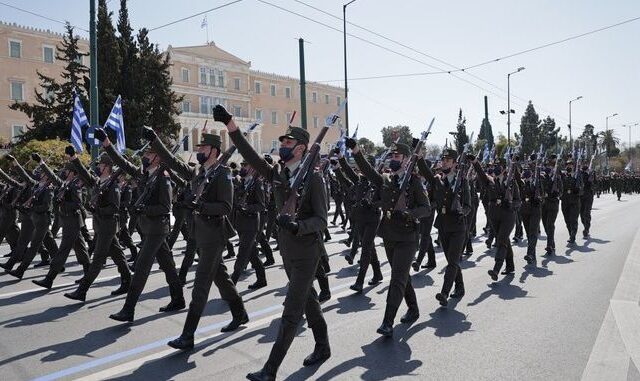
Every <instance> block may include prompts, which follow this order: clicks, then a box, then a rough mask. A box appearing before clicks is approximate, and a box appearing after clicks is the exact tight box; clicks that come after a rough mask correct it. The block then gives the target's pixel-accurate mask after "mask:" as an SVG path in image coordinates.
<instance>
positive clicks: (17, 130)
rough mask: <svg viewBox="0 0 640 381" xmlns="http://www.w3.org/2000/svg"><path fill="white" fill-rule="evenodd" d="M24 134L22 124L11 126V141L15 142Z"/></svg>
mask: <svg viewBox="0 0 640 381" xmlns="http://www.w3.org/2000/svg"><path fill="white" fill-rule="evenodd" d="M22 134H24V126H20V125H14V126H12V127H11V141H12V142H13V143H15V142H16V141H18V138H19V137H20V136H22Z"/></svg>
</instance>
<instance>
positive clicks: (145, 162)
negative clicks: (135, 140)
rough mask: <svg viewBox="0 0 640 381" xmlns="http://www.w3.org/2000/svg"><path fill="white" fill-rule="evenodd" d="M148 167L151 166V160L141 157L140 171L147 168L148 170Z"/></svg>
mask: <svg viewBox="0 0 640 381" xmlns="http://www.w3.org/2000/svg"><path fill="white" fill-rule="evenodd" d="M149 165H151V160H149V158H148V157H143V158H142V169H143V170H145V171H146V170H147V168H149Z"/></svg>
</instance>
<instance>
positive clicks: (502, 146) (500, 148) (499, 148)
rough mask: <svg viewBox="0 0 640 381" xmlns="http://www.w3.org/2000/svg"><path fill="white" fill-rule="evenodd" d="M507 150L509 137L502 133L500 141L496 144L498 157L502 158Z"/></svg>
mask: <svg viewBox="0 0 640 381" xmlns="http://www.w3.org/2000/svg"><path fill="white" fill-rule="evenodd" d="M506 148H507V137H506V136H504V135H503V134H502V133H499V134H498V141H497V142H496V157H502V155H504V153H505V149H506Z"/></svg>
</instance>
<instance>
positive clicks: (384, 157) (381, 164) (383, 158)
mask: <svg viewBox="0 0 640 381" xmlns="http://www.w3.org/2000/svg"><path fill="white" fill-rule="evenodd" d="M399 142H400V138H399V137H398V138H397V139H396V141H395V142H393V143H392V144H391V145H390V146H389V147H388V148H387V149H386V151H384V152H383V153H382V155H381V156H380V161H379V162H378V166H377V167H376V172H378V173H380V171H382V168H384V162H385V161H387V157H389V154H390V153H391V147H393V145H394V144H398V143H399Z"/></svg>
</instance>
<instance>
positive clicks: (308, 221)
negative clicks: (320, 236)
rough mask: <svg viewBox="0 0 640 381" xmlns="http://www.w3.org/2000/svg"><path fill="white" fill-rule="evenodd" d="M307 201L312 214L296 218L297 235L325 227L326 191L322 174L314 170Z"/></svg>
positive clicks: (317, 230) (319, 230)
mask: <svg viewBox="0 0 640 381" xmlns="http://www.w3.org/2000/svg"><path fill="white" fill-rule="evenodd" d="M309 191H310V192H309V193H308V194H309V202H310V203H311V208H312V210H313V215H312V216H311V217H309V218H305V219H304V220H298V233H297V234H298V235H304V234H310V233H315V232H321V231H323V230H324V229H326V228H327V214H328V211H327V192H326V188H325V187H324V180H323V178H322V176H321V175H320V174H319V173H317V172H314V173H313V177H312V178H311V183H310V184H309Z"/></svg>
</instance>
